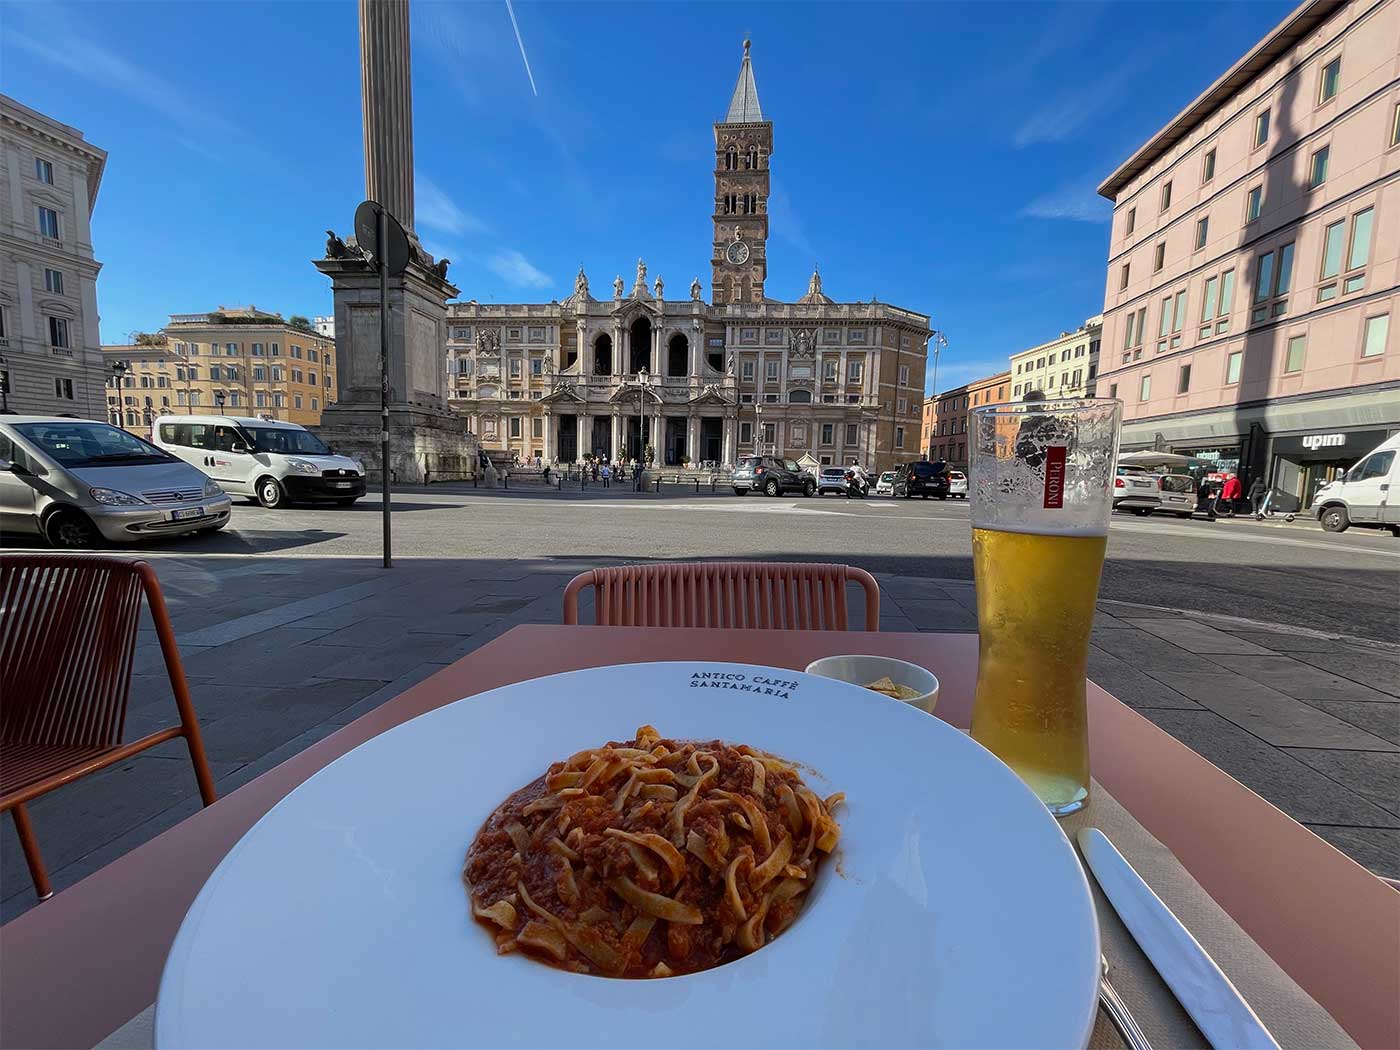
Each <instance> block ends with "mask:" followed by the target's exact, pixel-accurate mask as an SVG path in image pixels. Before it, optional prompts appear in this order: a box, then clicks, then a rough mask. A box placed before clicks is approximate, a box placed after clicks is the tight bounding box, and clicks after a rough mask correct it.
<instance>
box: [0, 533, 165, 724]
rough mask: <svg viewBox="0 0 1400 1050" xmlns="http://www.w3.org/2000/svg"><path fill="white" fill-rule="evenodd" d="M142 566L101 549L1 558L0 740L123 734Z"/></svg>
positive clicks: (141, 581) (143, 564) (142, 563)
mask: <svg viewBox="0 0 1400 1050" xmlns="http://www.w3.org/2000/svg"><path fill="white" fill-rule="evenodd" d="M143 569H144V570H145V571H146V572H149V571H150V570H149V566H147V565H146V563H145V562H141V561H136V560H132V559H124V558H107V557H102V556H99V555H80V554H72V555H69V554H33V555H6V556H5V557H3V558H0V740H4V741H6V742H8V743H25V744H45V745H51V746H68V747H111V746H114V745H116V744H118V743H120V742H121V736H122V730H123V728H124V726H125V723H126V703H127V695H128V692H129V691H130V687H131V664H132V657H133V654H134V652H135V648H136V631H137V628H138V626H139V625H140V618H141V597H142V590H143V585H144V577H143V572H142V570H143Z"/></svg>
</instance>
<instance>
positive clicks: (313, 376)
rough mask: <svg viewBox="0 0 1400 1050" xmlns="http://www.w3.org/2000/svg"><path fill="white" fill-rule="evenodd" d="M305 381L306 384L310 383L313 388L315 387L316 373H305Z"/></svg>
mask: <svg viewBox="0 0 1400 1050" xmlns="http://www.w3.org/2000/svg"><path fill="white" fill-rule="evenodd" d="M306 381H307V382H308V383H310V384H311V385H312V386H315V385H316V373H315V372H307V373H306Z"/></svg>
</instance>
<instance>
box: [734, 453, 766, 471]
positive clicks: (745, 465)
mask: <svg viewBox="0 0 1400 1050" xmlns="http://www.w3.org/2000/svg"><path fill="white" fill-rule="evenodd" d="M762 462H763V460H761V459H759V458H758V457H757V456H745V457H744V458H743V459H741V460H739V469H740V470H752V469H753V468H754V467H756V466H758V465H759V464H760V463H762Z"/></svg>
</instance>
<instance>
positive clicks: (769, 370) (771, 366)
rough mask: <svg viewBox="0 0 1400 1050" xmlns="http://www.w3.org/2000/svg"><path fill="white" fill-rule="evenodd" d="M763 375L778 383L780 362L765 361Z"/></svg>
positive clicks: (771, 381)
mask: <svg viewBox="0 0 1400 1050" xmlns="http://www.w3.org/2000/svg"><path fill="white" fill-rule="evenodd" d="M763 375H764V378H765V379H767V380H768V382H770V383H776V382H777V381H778V362H777V361H765V362H764V369H763Z"/></svg>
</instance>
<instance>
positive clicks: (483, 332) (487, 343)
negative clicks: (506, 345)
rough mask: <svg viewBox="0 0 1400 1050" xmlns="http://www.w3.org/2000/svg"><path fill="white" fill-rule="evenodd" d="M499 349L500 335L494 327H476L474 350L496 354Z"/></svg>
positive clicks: (480, 352)
mask: <svg viewBox="0 0 1400 1050" xmlns="http://www.w3.org/2000/svg"><path fill="white" fill-rule="evenodd" d="M500 349H501V337H500V335H499V334H498V333H497V332H496V330H495V329H494V328H478V329H477V330H476V352H477V353H479V354H497V353H499V352H500Z"/></svg>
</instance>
